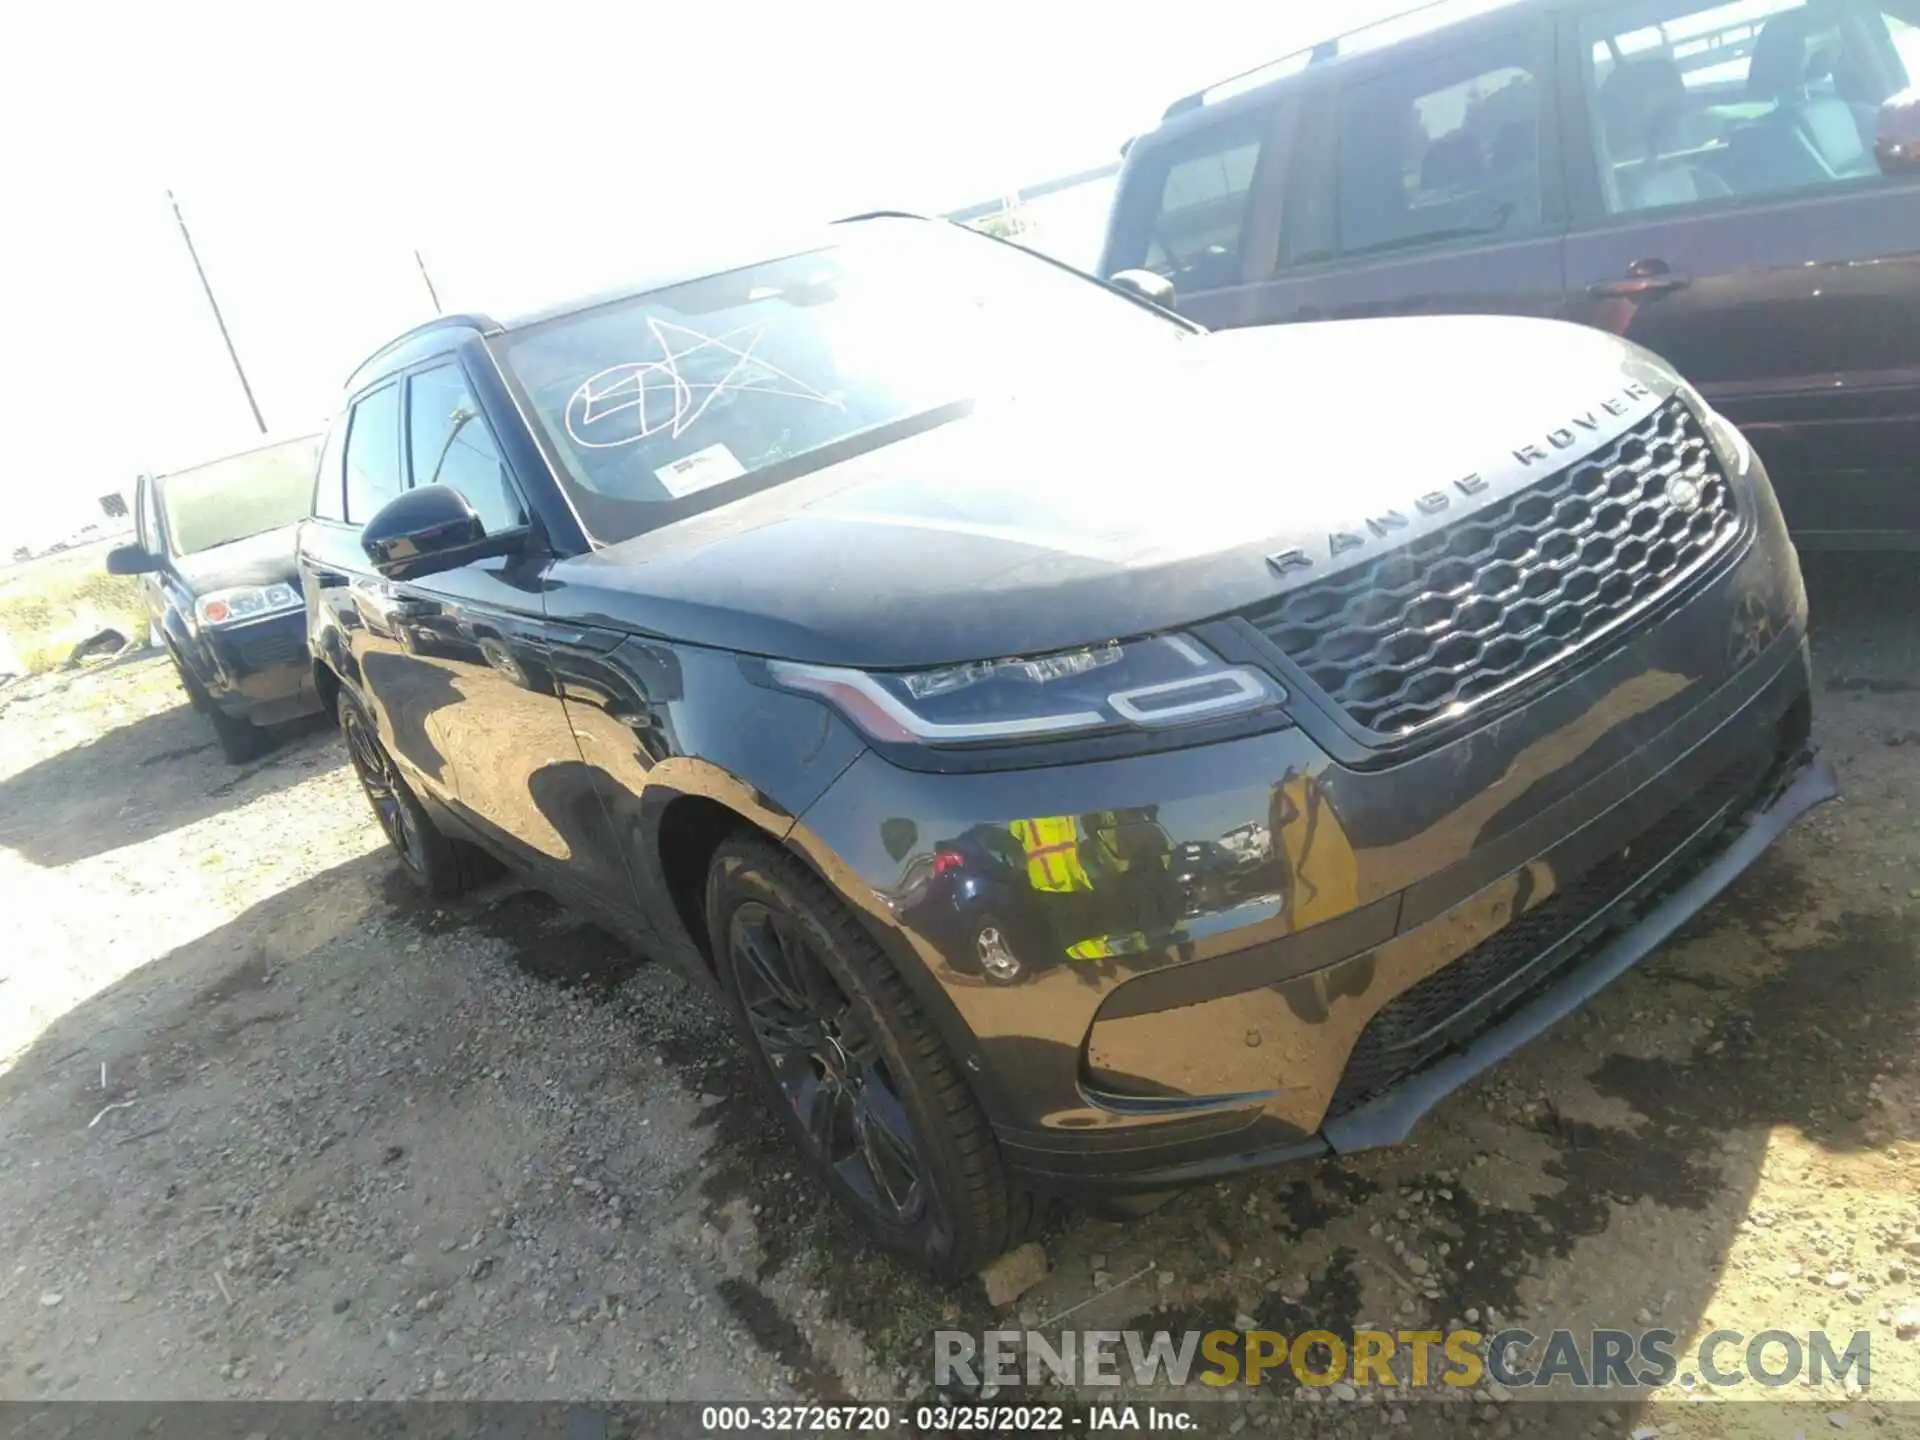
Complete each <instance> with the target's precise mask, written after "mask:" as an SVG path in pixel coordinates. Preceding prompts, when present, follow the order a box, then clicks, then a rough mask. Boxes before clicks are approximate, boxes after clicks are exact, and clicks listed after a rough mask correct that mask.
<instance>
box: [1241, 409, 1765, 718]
mask: <svg viewBox="0 0 1920 1440" xmlns="http://www.w3.org/2000/svg"><path fill="white" fill-rule="evenodd" d="M1679 481H1687V482H1691V486H1692V494H1691V495H1686V494H1685V487H1683V486H1677V485H1676V482H1679ZM1676 492H1678V493H1679V494H1681V495H1682V496H1683V497H1684V499H1685V500H1689V501H1690V502H1691V503H1682V502H1681V501H1680V500H1677V499H1676ZM1737 529H1738V520H1737V518H1736V516H1735V512H1734V505H1733V495H1732V492H1731V489H1730V487H1729V486H1728V484H1727V480H1726V477H1725V476H1724V475H1723V474H1722V473H1721V470H1720V466H1719V463H1718V462H1717V461H1716V460H1715V458H1714V453H1713V447H1712V446H1711V445H1710V444H1709V443H1708V441H1707V437H1706V435H1705V433H1704V432H1703V431H1702V430H1701V428H1700V425H1699V423H1698V422H1697V421H1696V420H1695V419H1694V416H1693V412H1692V411H1690V410H1689V409H1688V408H1687V407H1686V405H1685V404H1684V403H1683V402H1681V401H1680V400H1677V399H1676V400H1671V401H1669V402H1668V403H1667V404H1665V405H1663V406H1662V407H1661V408H1660V409H1659V410H1657V411H1655V412H1654V413H1653V414H1652V415H1651V416H1649V417H1648V418H1647V419H1646V420H1644V421H1642V422H1641V423H1640V424H1639V425H1637V426H1635V427H1634V428H1633V429H1631V430H1629V431H1628V432H1627V433H1626V434H1625V435H1623V436H1621V437H1620V439H1618V440H1616V441H1615V442H1614V443H1613V444H1612V445H1610V446H1608V447H1607V448H1606V449H1604V450H1602V451H1599V452H1598V453H1596V454H1594V455H1592V456H1589V457H1588V458H1587V459H1585V460H1583V461H1581V462H1580V463H1579V464H1577V465H1571V466H1568V467H1567V468H1566V469H1564V470H1561V471H1558V472H1556V473H1555V474H1554V475H1552V476H1550V477H1548V478H1547V479H1545V480H1543V481H1541V482H1540V483H1539V484H1537V485H1534V486H1532V487H1530V488H1529V489H1527V490H1524V491H1522V492H1520V493H1519V494H1516V495H1514V496H1512V497H1510V498H1509V499H1506V500H1504V501H1501V502H1499V503H1496V504H1494V505H1490V506H1488V507H1487V508H1486V509H1484V510H1481V511H1479V512H1478V513H1476V514H1474V515H1473V516H1471V517H1469V518H1467V519H1464V520H1461V521H1458V522H1456V523H1454V524H1452V525H1448V526H1446V527H1444V528H1442V529H1439V530H1435V531H1432V532H1430V533H1428V534H1426V535H1423V536H1421V537H1419V538H1418V539H1416V540H1414V541H1413V542H1412V543H1410V544H1408V545H1406V546H1404V547H1402V548H1401V549H1399V550H1396V551H1393V552H1391V553H1389V554H1386V555H1382V556H1381V557H1379V558H1378V559H1376V560H1372V561H1369V562H1367V563H1365V564H1363V565H1359V566H1356V567H1355V568H1353V569H1351V570H1347V571H1344V572H1342V573H1341V574H1338V575H1333V576H1329V577H1328V578H1327V579H1325V580H1322V581H1319V582H1318V583H1316V584H1312V585H1308V586H1305V587H1303V588H1301V589H1299V590H1296V591H1294V592H1292V593H1291V594H1289V595H1285V596H1283V597H1281V598H1280V599H1279V600H1278V601H1277V602H1275V603H1273V604H1271V605H1268V606H1266V607H1264V608H1262V609H1260V610H1258V611H1255V612H1251V613H1250V614H1249V615H1248V617H1247V618H1248V619H1249V620H1251V621H1252V623H1253V624H1254V625H1255V626H1256V627H1257V628H1258V629H1259V630H1260V631H1261V633H1262V634H1264V635H1265V636H1266V637H1267V639H1268V640H1269V641H1270V642H1272V643H1273V644H1274V645H1275V646H1277V647H1278V648H1279V649H1280V651H1281V652H1282V653H1283V654H1285V655H1286V656H1287V657H1288V658H1289V659H1291V660H1292V661H1293V662H1294V663H1295V664H1297V665H1298V666H1299V667H1300V668H1301V669H1302V670H1303V671H1305V672H1306V674H1307V675H1308V676H1309V677H1310V678H1311V679H1312V680H1313V682H1314V683H1315V684H1316V685H1318V686H1319V687H1320V688H1321V689H1322V690H1323V691H1325V692H1326V694H1327V695H1328V696H1329V697H1330V698H1331V699H1332V700H1333V701H1334V703H1335V704H1337V705H1339V706H1340V708H1341V709H1343V710H1344V711H1346V713H1347V714H1348V715H1349V716H1351V717H1352V718H1353V719H1354V720H1355V721H1356V722H1357V723H1358V724H1360V725H1362V726H1364V727H1366V728H1367V729H1368V730H1370V731H1372V732H1374V733H1375V734H1379V735H1387V736H1394V737H1399V736H1405V735H1409V734H1412V733H1414V732H1416V731H1419V730H1423V729H1425V728H1427V727H1429V726H1433V725H1438V724H1441V723H1443V722H1445V721H1448V720H1452V719H1456V718H1460V717H1462V716H1464V715H1466V714H1467V713H1468V712H1469V711H1471V710H1473V709H1475V708H1476V705H1475V702H1477V701H1481V700H1483V699H1485V697H1487V696H1489V695H1491V694H1493V693H1494V692H1496V691H1500V690H1504V689H1508V688H1510V687H1512V686H1514V685H1516V684H1518V683H1519V682H1521V681H1523V680H1525V679H1526V678H1528V677H1529V676H1532V675H1534V674H1537V673H1538V672H1540V671H1542V670H1544V669H1546V668H1548V667H1550V666H1553V665H1556V664H1558V663H1560V662H1561V661H1563V660H1565V659H1567V658H1568V657H1569V656H1571V655H1572V654H1573V653H1574V652H1575V651H1577V650H1580V649H1581V648H1582V647H1584V646H1585V645H1587V643H1588V642H1589V641H1590V640H1592V639H1593V638H1594V637H1595V636H1596V635H1598V634H1599V633H1600V632H1602V631H1603V630H1606V629H1607V628H1608V627H1610V626H1613V625H1615V624H1616V623H1617V622H1619V621H1620V620H1622V618H1623V617H1626V616H1629V615H1631V614H1632V613H1633V612H1635V611H1636V610H1638V609H1639V608H1641V607H1642V606H1644V605H1646V604H1647V602H1649V601H1651V600H1654V599H1656V598H1658V597H1659V596H1661V595H1662V594H1663V593H1665V592H1667V591H1668V590H1671V589H1672V588H1674V587H1675V586H1677V585H1678V584H1679V582H1680V581H1682V580H1683V579H1684V578H1685V577H1686V576H1687V575H1688V574H1690V573H1691V572H1692V571H1694V570H1695V569H1697V568H1698V567H1699V566H1700V565H1701V564H1702V563H1703V562H1705V561H1706V560H1707V559H1708V558H1709V557H1711V556H1712V555H1713V554H1715V553H1716V552H1717V551H1719V550H1720V549H1721V548H1722V547H1724V546H1725V545H1726V544H1727V543H1728V542H1729V541H1730V540H1731V539H1732V538H1733V535H1734V533H1735V531H1736V530H1737Z"/></svg>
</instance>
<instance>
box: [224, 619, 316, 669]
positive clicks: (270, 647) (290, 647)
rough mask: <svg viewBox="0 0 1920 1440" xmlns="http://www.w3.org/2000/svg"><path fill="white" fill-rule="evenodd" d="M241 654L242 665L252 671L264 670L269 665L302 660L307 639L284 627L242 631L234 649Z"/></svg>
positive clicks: (277, 626)
mask: <svg viewBox="0 0 1920 1440" xmlns="http://www.w3.org/2000/svg"><path fill="white" fill-rule="evenodd" d="M234 648H235V649H236V650H238V651H239V653H240V663H241V664H243V665H245V666H246V667H247V668H248V669H250V670H264V669H265V668H266V667H268V666H269V665H284V664H286V663H287V662H288V661H291V660H297V659H299V658H300V655H301V652H302V651H304V650H305V649H306V648H307V647H306V637H305V636H303V635H301V634H299V633H298V632H296V631H294V630H292V629H289V628H288V627H287V626H284V625H276V626H273V627H271V628H269V629H265V630H261V631H258V632H256V633H249V632H247V631H242V632H241V633H240V637H239V640H238V642H237V644H236V645H235V647H234Z"/></svg>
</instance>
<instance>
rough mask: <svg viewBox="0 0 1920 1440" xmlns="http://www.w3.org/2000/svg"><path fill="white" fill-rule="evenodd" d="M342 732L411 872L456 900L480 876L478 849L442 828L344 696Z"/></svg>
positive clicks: (377, 813)
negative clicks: (476, 858) (476, 869)
mask: <svg viewBox="0 0 1920 1440" xmlns="http://www.w3.org/2000/svg"><path fill="white" fill-rule="evenodd" d="M340 733H341V735H342V737H343V738H344V739H345V740H346V742H347V756H348V758H349V759H350V760H352V761H353V769H354V773H355V774H356V775H358V776H359V777H360V788H361V790H362V791H364V792H365V794H366V797H367V803H368V804H369V805H371V806H372V807H373V818H374V819H376V820H378V821H379V822H380V829H381V830H382V831H383V832H384V833H385V834H386V837H387V843H388V844H390V845H392V846H393V849H394V853H395V854H396V855H398V856H399V857H400V867H401V868H402V869H403V870H405V871H406V872H407V877H408V878H409V879H410V880H412V881H413V882H414V884H416V885H418V886H419V887H420V888H421V889H422V890H424V891H426V892H427V893H428V894H429V895H432V896H434V897H436V898H437V899H441V900H449V899H452V898H453V897H454V896H455V895H458V894H460V893H461V892H462V891H465V890H469V889H471V888H472V887H473V886H474V884H475V883H476V882H477V880H478V876H477V874H476V872H475V866H474V863H473V860H474V857H473V853H472V852H471V851H470V850H469V849H468V847H467V846H465V845H463V844H461V843H460V842H459V841H457V840H450V839H448V838H447V837H446V836H445V835H443V834H441V833H440V828H439V827H438V826H437V825H435V824H434V823H433V819H432V817H431V816H429V815H428V814H427V812H426V809H425V807H424V806H422V805H421V803H420V801H419V800H418V799H417V798H416V797H415V796H414V793H413V790H412V788H411V787H410V786H409V785H408V784H407V782H406V780H405V779H404V778H402V776H401V774H400V771H399V769H398V768H397V767H396V766H395V765H394V763H393V757H392V756H391V755H389V754H388V753H387V747H386V746H385V745H382V744H381V743H380V737H379V736H378V735H376V734H375V733H374V730H373V724H372V722H371V721H369V720H368V719H367V717H366V715H365V713H364V712H363V711H362V710H361V709H360V707H359V705H358V704H356V703H355V702H354V701H353V700H351V699H350V698H348V697H347V696H345V695H342V696H341V697H340Z"/></svg>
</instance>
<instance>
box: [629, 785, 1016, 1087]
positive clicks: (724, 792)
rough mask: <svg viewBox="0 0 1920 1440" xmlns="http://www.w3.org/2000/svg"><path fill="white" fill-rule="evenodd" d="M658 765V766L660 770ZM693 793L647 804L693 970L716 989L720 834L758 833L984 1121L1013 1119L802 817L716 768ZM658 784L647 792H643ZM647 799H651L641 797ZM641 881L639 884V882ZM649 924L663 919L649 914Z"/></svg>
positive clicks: (917, 968)
mask: <svg viewBox="0 0 1920 1440" xmlns="http://www.w3.org/2000/svg"><path fill="white" fill-rule="evenodd" d="M663 768H664V767H663ZM700 768H701V772H702V773H701V774H700V779H699V783H698V784H697V787H695V786H688V785H686V784H684V781H685V780H686V779H688V778H690V777H685V776H683V777H678V778H680V779H681V780H682V781H683V783H682V784H681V785H677V786H675V787H674V788H673V789H672V791H671V792H670V793H667V794H663V795H661V796H659V798H658V800H657V802H655V803H650V804H649V805H648V806H647V809H648V811H650V812H651V813H650V815H649V816H648V820H647V823H646V826H645V831H646V838H645V842H644V843H645V845H646V849H647V854H648V855H649V856H650V858H651V859H652V861H653V865H654V868H655V872H656V873H657V874H658V876H659V877H660V880H661V883H662V886H663V888H664V892H665V894H664V901H665V905H666V906H667V907H670V908H671V911H672V916H673V919H674V920H675V921H676V922H677V923H678V926H679V928H680V930H681V931H683V932H684V939H685V940H686V941H687V942H688V943H689V944H690V945H691V946H692V950H693V955H694V956H696V957H697V958H698V960H699V964H700V967H701V971H702V973H703V974H704V975H705V977H706V979H707V980H709V981H710V982H713V983H715V984H718V974H717V971H716V969H715V966H714V957H713V943H712V937H711V936H709V935H708V933H707V923H706V903H707V900H706V896H707V875H708V871H709V869H710V868H711V866H712V863H713V857H714V854H715V853H716V852H717V851H718V850H719V848H720V846H721V845H722V844H723V843H725V841H726V840H727V839H728V837H730V836H732V835H735V834H759V835H762V836H764V837H765V838H767V839H768V840H771V841H772V842H773V843H774V844H776V845H778V846H780V847H781V849H783V850H784V851H786V853H787V854H788V855H790V856H792V857H793V859H795V860H796V861H798V862H799V863H800V864H801V865H804V866H805V867H806V868H807V869H808V870H809V871H811V872H812V873H813V874H814V875H815V876H816V877H817V878H818V879H819V880H820V881H821V882H822V883H823V884H824V885H825V886H826V887H827V889H828V890H829V891H830V892H831V893H832V894H833V895H834V896H835V897H836V898H837V899H838V900H839V901H840V903H841V904H843V905H845V906H846V908H847V910H848V912H849V913H850V914H852V916H853V917H854V919H855V920H856V921H857V922H858V923H859V925H860V928H861V929H862V930H863V931H865V933H866V935H867V937H868V938H869V939H870V940H872V941H873V943H874V945H875V946H876V947H878V949H879V950H880V953H881V954H882V955H884V956H885V957H886V959H887V962H888V963H889V964H890V965H891V966H892V967H893V969H894V971H895V972H896V973H897V974H898V975H899V976H900V977H901V979H902V980H903V981H904V982H905V983H906V985H907V987H908V989H909V990H911V991H912V992H913V995H914V998H915V999H916V1000H917V1001H918V1002H919V1003H920V1005H921V1008H922V1009H923V1010H924V1011H925V1012H926V1014H927V1016H928V1018H929V1019H931V1020H932V1022H933V1024H934V1026H935V1027H936V1028H937V1029H938V1030H939V1032H940V1037H941V1039H942V1040H943V1041H944V1042H945V1043H946V1045H947V1048H948V1050H949V1051H951V1052H952V1054H953V1055H954V1057H955V1059H956V1061H957V1062H958V1063H959V1066H960V1071H961V1074H962V1075H963V1076H964V1077H965V1079H966V1082H967V1086H968V1088H969V1089H970V1090H971V1091H972V1092H973V1094H974V1098H975V1099H976V1100H977V1101H978V1102H979V1104H980V1106H981V1108H982V1109H983V1110H985V1111H986V1113H987V1116H988V1118H989V1120H997V1119H998V1118H999V1117H1001V1116H1004V1115H1008V1114H1011V1113H1013V1112H1012V1109H1011V1107H1010V1106H1008V1104H1007V1103H1006V1100H1005V1097H1003V1096H1001V1095H999V1094H998V1093H997V1090H996V1087H995V1085H994V1083H993V1081H992V1079H991V1077H990V1075H989V1073H988V1071H987V1069H986V1067H985V1066H984V1065H983V1064H982V1062H981V1057H980V1053H979V1043H978V1041H977V1039H976V1038H975V1036H974V1034H973V1030H972V1028H971V1027H970V1026H969V1025H968V1024H967V1023H966V1020H965V1019H964V1018H963V1017H962V1015H961V1013H960V1011H959V1009H958V1007H956V1006H955V1004H954V1002H953V997H952V996H950V995H949V994H948V993H947V991H946V989H945V987H944V986H943V985H942V984H941V983H940V981H939V979H938V978H937V976H936V975H935V974H934V972H933V970H932V969H930V968H929V966H928V965H927V963H926V961H925V960H924V959H923V958H922V957H921V955H920V953H919V951H918V950H917V949H916V948H915V946H914V943H913V941H912V939H911V938H910V937H909V936H908V935H907V934H906V933H905V932H903V931H902V930H901V929H900V927H899V925H898V924H897V923H896V922H895V920H894V919H893V917H892V914H891V912H890V911H888V910H887V909H886V906H885V903H884V902H883V901H882V900H881V899H880V897H879V896H878V895H876V894H874V893H873V891H872V888H871V887H870V886H869V885H867V884H866V883H865V882H864V881H863V880H862V879H861V878H860V876H859V874H858V872H857V871H855V870H854V869H853V868H852V867H851V866H849V865H847V864H846V863H845V862H844V861H843V860H841V859H840V857H839V856H838V855H836V854H834V852H833V851H832V849H831V847H829V846H828V845H827V844H826V843H825V842H824V841H823V840H822V839H821V838H820V837H819V836H818V835H815V834H813V833H812V832H811V831H810V830H809V829H808V828H807V827H806V826H805V824H804V823H803V822H802V820H801V819H799V818H796V817H793V816H788V815H785V814H782V813H781V812H779V811H777V810H774V809H771V808H769V806H768V803H767V800H766V797H765V796H764V795H761V794H760V793H759V792H758V791H756V790H754V789H752V788H751V787H750V786H747V785H745V784H743V783H742V782H740V781H739V780H737V779H736V778H735V777H733V776H731V775H728V774H727V773H726V772H724V771H720V770H717V769H715V768H712V767H707V766H702V767H700ZM656 788H663V787H653V786H650V787H649V789H650V790H654V789H656ZM649 800H650V801H654V797H653V796H651V795H650V796H649ZM643 883H644V882H643ZM650 908H652V909H653V910H654V912H655V915H656V923H658V922H659V921H662V920H665V919H666V918H667V917H666V916H664V915H661V914H659V911H660V909H661V908H662V907H661V906H660V905H655V906H653V907H650Z"/></svg>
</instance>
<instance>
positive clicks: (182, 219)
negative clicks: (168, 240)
mask: <svg viewBox="0 0 1920 1440" xmlns="http://www.w3.org/2000/svg"><path fill="white" fill-rule="evenodd" d="M167 203H168V204H169V205H171V206H172V207H173V218H174V219H175V220H176V221H178V222H179V225H180V238H181V239H182V240H184V241H186V242H187V254H188V255H189V256H190V257H192V260H193V273H194V274H196V275H198V276H199V277H200V288H201V289H202V290H204V291H205V292H206V296H207V306H208V308H209V309H211V310H212V311H213V323H214V324H215V325H218V326H219V327H220V338H221V339H222V340H223V341H225V342H226V346H227V358H228V359H229V360H231V361H233V373H234V374H235V375H238V376H239V377H240V388H241V390H243V391H244V392H245V393H246V397H247V408H248V409H249V410H251V411H253V423H254V424H256V425H258V426H259V427H260V433H261V434H262V435H264V434H266V433H267V422H266V421H265V420H263V419H262V418H261V417H260V402H259V401H257V400H255V399H254V398H253V386H251V385H249V384H248V383H247V372H246V371H245V370H244V369H242V368H241V366H240V352H239V351H238V350H235V349H234V348H233V336H231V335H229V334H228V333H227V321H226V317H225V316H223V315H222V314H221V313H220V302H219V301H218V300H216V299H214V298H213V286H212V285H211V284H209V283H208V282H207V271H206V267H205V266H204V265H202V264H201V263H200V252H199V251H198V250H196V249H194V248H193V236H192V234H191V233H189V232H188V230H187V218H186V216H184V215H182V214H181V213H180V202H179V201H178V200H176V199H174V198H173V191H171V190H169V191H167Z"/></svg>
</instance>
